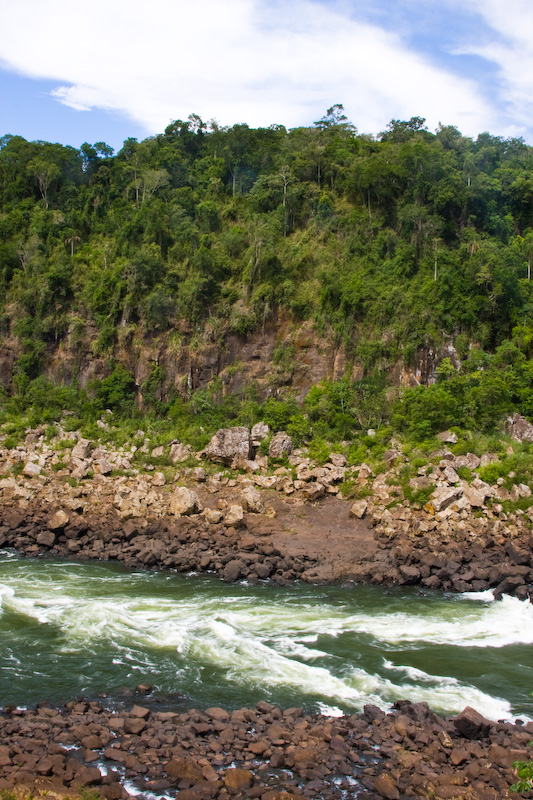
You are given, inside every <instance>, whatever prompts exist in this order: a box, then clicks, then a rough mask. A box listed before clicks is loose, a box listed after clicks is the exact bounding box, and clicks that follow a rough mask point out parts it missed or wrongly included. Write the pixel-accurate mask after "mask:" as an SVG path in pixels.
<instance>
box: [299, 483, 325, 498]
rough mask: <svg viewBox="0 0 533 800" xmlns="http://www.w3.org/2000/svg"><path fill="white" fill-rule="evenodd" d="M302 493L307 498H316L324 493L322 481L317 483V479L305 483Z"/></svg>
mask: <svg viewBox="0 0 533 800" xmlns="http://www.w3.org/2000/svg"><path fill="white" fill-rule="evenodd" d="M302 493H303V494H304V495H305V497H306V498H307V499H308V500H311V501H313V500H318V498H319V497H322V495H324V494H326V487H325V486H324V484H323V483H318V482H317V481H311V482H310V483H306V484H305V486H304V488H303V489H302Z"/></svg>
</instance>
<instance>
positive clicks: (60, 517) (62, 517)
mask: <svg viewBox="0 0 533 800" xmlns="http://www.w3.org/2000/svg"><path fill="white" fill-rule="evenodd" d="M68 523H69V515H68V514H67V513H65V511H63V510H62V509H60V510H59V511H56V513H55V514H54V515H53V516H52V517H50V519H49V520H48V522H47V523H46V524H47V525H48V527H49V528H50V530H51V531H60V530H63V528H65V527H66V526H67V525H68Z"/></svg>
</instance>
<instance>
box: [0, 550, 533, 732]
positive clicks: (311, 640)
mask: <svg viewBox="0 0 533 800" xmlns="http://www.w3.org/2000/svg"><path fill="white" fill-rule="evenodd" d="M532 643H533V605H532V604H531V603H528V602H521V601H519V600H517V599H515V598H511V597H504V599H503V600H502V601H501V602H494V601H493V600H492V596H491V595H490V594H489V593H483V594H479V595H475V594H468V595H443V594H437V593H431V592H423V593H422V592H420V591H417V590H410V589H393V590H390V589H389V590H385V589H382V588H380V587H375V586H356V587H352V588H341V587H337V586H333V587H331V586H329V587H324V586H309V585H295V586H291V587H289V588H279V587H275V586H270V585H267V584H264V585H256V586H248V585H246V584H237V585H227V584H224V583H221V582H220V581H218V580H217V579H215V578H214V577H210V576H207V577H206V576H202V577H200V576H187V577H186V576H181V575H174V574H169V573H165V572H141V571H137V572H134V571H128V570H126V569H124V568H122V567H121V566H120V565H118V564H110V563H94V562H90V563H89V562H82V563H77V562H72V561H62V560H58V559H56V560H53V559H39V560H28V559H21V558H18V557H17V556H16V555H15V554H13V553H9V552H6V551H0V660H1V663H2V670H1V671H0V705H6V704H16V705H21V706H29V705H31V704H33V703H35V702H37V701H40V700H51V701H53V702H66V701H68V700H71V699H73V698H75V697H77V696H80V695H83V696H85V697H96V696H99V695H102V694H105V695H107V696H108V697H109V698H110V700H111V701H112V699H113V698H114V697H117V696H120V692H121V690H122V689H123V687H130V688H133V687H135V686H136V685H137V684H139V683H144V682H148V683H150V684H151V685H152V686H153V693H152V696H151V698H149V702H153V703H157V704H158V705H159V706H160V707H162V708H164V707H170V706H172V707H176V706H178V707H179V706H182V707H184V708H185V707H190V706H195V707H197V708H203V707H208V706H211V705H220V706H224V707H227V708H236V707H241V706H245V705H252V704H254V703H256V702H257V701H258V700H261V699H263V700H267V701H269V702H272V703H275V704H277V705H280V706H282V707H289V706H304V707H305V708H306V709H314V710H321V711H325V712H328V713H340V712H349V713H353V712H354V711H359V710H361V709H362V707H363V706H364V705H365V704H366V703H375V704H377V705H379V706H381V707H382V708H387V707H389V706H390V705H391V704H392V703H394V701H395V700H398V699H409V700H413V701H421V700H424V701H426V702H427V703H428V704H429V705H430V706H431V707H432V708H433V709H434V710H436V711H437V712H439V713H457V712H459V711H461V710H462V709H463V708H464V707H465V706H466V705H470V706H473V707H474V708H476V709H477V710H479V711H480V712H481V713H483V714H485V715H486V716H487V717H489V718H491V719H504V718H505V719H512V718H514V717H516V716H520V717H521V718H522V719H526V718H531V717H533V697H532V696H531V692H532V691H533V648H532V646H531V645H532ZM145 702H146V701H145V700H144V699H143V704H145Z"/></svg>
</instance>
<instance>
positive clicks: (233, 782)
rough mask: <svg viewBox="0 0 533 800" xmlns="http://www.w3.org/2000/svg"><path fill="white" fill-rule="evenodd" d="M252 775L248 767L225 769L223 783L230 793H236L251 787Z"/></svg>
mask: <svg viewBox="0 0 533 800" xmlns="http://www.w3.org/2000/svg"><path fill="white" fill-rule="evenodd" d="M253 777H254V776H253V774H252V773H251V772H250V770H249V769H239V768H234V769H227V770H226V774H225V775H224V784H225V786H226V789H227V790H228V792H229V793H230V794H237V793H238V792H244V791H246V789H249V788H250V787H251V785H252V782H253Z"/></svg>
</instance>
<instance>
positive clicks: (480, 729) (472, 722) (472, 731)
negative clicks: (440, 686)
mask: <svg viewBox="0 0 533 800" xmlns="http://www.w3.org/2000/svg"><path fill="white" fill-rule="evenodd" d="M453 724H454V725H455V728H456V730H457V731H459V733H460V734H461V736H464V737H465V739H484V738H485V737H487V736H488V735H489V733H490V729H491V728H492V725H493V723H492V722H490V720H488V719H486V718H485V717H483V716H482V715H481V714H480V713H479V712H478V711H475V709H473V708H471V707H470V706H466V708H465V709H464V710H463V711H462V712H461V713H460V714H459V715H458V716H457V717H456V718H455V719H454V721H453Z"/></svg>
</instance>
